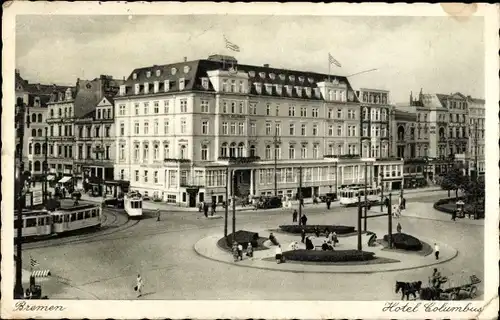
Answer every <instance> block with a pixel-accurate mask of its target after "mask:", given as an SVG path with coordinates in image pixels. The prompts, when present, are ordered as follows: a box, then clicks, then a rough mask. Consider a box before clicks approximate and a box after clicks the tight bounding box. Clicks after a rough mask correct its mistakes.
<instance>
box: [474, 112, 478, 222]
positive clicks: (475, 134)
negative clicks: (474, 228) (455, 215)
mask: <svg viewBox="0 0 500 320" xmlns="http://www.w3.org/2000/svg"><path fill="white" fill-rule="evenodd" d="M477 122H478V120H477V119H475V121H474V145H475V146H474V167H475V169H476V177H475V179H474V180H475V181H474V219H477V180H478V179H477V178H478V176H479V167H478V165H477V151H478V147H477V138H478V136H477Z"/></svg>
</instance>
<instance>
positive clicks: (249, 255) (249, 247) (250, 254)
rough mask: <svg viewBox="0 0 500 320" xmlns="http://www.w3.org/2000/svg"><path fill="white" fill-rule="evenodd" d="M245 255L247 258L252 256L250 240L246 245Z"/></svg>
mask: <svg viewBox="0 0 500 320" xmlns="http://www.w3.org/2000/svg"><path fill="white" fill-rule="evenodd" d="M247 257H249V258H252V257H253V247H252V244H251V243H250V242H249V243H248V245H247Z"/></svg>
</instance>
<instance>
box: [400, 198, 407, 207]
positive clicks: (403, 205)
mask: <svg viewBox="0 0 500 320" xmlns="http://www.w3.org/2000/svg"><path fill="white" fill-rule="evenodd" d="M401 205H402V207H403V208H402V209H403V210H406V198H403V200H402V202H401Z"/></svg>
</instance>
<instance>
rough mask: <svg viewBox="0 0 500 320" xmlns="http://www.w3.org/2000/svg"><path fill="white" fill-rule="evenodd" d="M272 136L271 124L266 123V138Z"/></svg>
mask: <svg viewBox="0 0 500 320" xmlns="http://www.w3.org/2000/svg"><path fill="white" fill-rule="evenodd" d="M270 135H271V122H266V136H270Z"/></svg>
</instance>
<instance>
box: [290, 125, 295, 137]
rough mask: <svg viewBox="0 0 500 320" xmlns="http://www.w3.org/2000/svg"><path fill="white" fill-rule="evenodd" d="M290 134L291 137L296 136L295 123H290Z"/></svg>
mask: <svg viewBox="0 0 500 320" xmlns="http://www.w3.org/2000/svg"><path fill="white" fill-rule="evenodd" d="M289 133H290V135H291V136H294V135H295V124H293V123H290V130H289Z"/></svg>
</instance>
